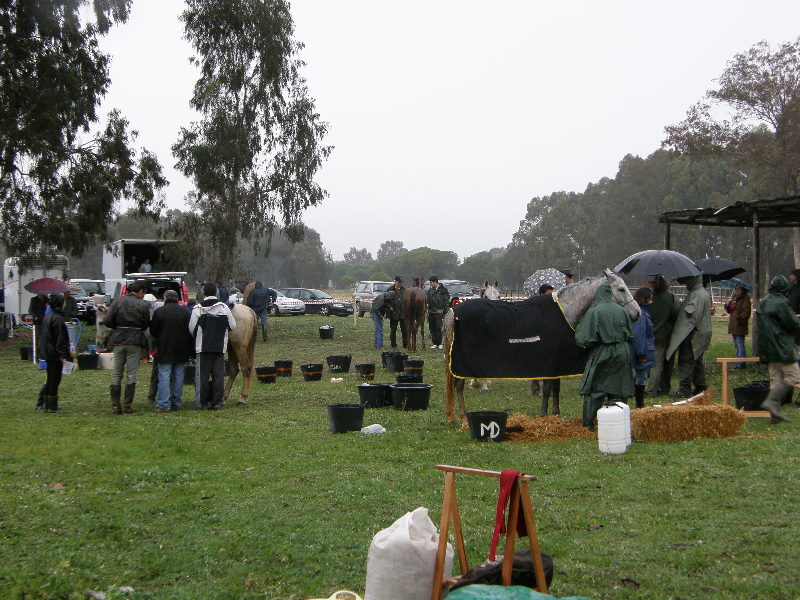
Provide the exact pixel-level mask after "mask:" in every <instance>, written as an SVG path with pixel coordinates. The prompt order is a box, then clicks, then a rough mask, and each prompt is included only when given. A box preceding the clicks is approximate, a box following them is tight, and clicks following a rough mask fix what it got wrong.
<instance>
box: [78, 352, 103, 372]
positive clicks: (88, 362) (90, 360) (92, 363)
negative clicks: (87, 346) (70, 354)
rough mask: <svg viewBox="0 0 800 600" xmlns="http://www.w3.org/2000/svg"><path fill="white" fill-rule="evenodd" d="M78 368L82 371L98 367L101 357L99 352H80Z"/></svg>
mask: <svg viewBox="0 0 800 600" xmlns="http://www.w3.org/2000/svg"><path fill="white" fill-rule="evenodd" d="M76 358H77V359H78V369H79V370H81V371H87V370H94V369H97V363H98V362H99V360H100V357H99V356H97V354H88V353H86V354H78V356H77V357H76Z"/></svg>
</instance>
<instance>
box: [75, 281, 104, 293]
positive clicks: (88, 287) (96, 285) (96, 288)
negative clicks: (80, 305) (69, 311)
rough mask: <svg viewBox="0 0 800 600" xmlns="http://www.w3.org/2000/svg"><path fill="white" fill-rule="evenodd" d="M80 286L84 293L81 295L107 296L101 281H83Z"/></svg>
mask: <svg viewBox="0 0 800 600" xmlns="http://www.w3.org/2000/svg"><path fill="white" fill-rule="evenodd" d="M78 286H80V288H81V292H83V293H82V294H81V295H83V296H92V295H94V294H105V290H103V287H104V284H103V283H101V282H99V281H81V282H80V283H78Z"/></svg>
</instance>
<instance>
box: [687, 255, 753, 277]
mask: <svg viewBox="0 0 800 600" xmlns="http://www.w3.org/2000/svg"><path fill="white" fill-rule="evenodd" d="M695 264H697V266H698V267H699V268H700V270H701V271H702V272H703V275H708V277H709V279H711V281H719V280H721V279H730V278H731V277H733V276H734V275H738V274H739V273H744V272H745V271H746V270H747V269H745V268H744V267H742V266H739V265H737V264H736V263H735V262H733V261H732V260H728V259H727V258H704V259H702V260H698V261H697V263H695Z"/></svg>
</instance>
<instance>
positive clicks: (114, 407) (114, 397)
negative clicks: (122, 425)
mask: <svg viewBox="0 0 800 600" xmlns="http://www.w3.org/2000/svg"><path fill="white" fill-rule="evenodd" d="M108 390H109V391H110V392H111V412H113V413H114V414H115V415H121V414H122V404H120V395H121V394H122V386H121V385H112V386H109V388H108Z"/></svg>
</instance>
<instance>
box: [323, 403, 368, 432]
mask: <svg viewBox="0 0 800 600" xmlns="http://www.w3.org/2000/svg"><path fill="white" fill-rule="evenodd" d="M328 425H329V426H330V430H331V433H347V432H348V431H361V428H362V427H363V426H364V407H363V406H362V405H360V404H329V405H328Z"/></svg>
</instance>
